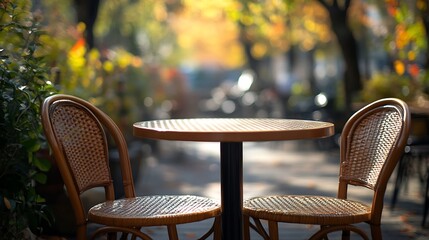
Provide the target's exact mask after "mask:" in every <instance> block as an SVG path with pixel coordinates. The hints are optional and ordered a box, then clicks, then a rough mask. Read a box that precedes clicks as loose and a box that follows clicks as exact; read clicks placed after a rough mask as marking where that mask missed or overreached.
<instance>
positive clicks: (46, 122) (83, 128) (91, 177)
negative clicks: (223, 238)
mask: <svg viewBox="0 0 429 240" xmlns="http://www.w3.org/2000/svg"><path fill="white" fill-rule="evenodd" d="M42 124H43V128H44V131H45V135H46V138H47V140H48V143H49V145H50V147H51V149H52V151H53V156H54V157H55V161H56V163H57V165H58V168H59V170H60V172H61V176H62V178H63V180H64V183H65V186H66V188H67V193H68V196H69V198H70V201H71V204H72V207H73V210H74V213H75V217H76V224H77V232H76V235H77V236H76V238H77V239H87V236H88V235H89V233H88V224H89V223H96V224H98V225H101V226H100V227H99V228H97V229H96V230H95V231H94V232H93V233H92V234H91V236H90V239H94V238H96V237H99V236H100V235H105V234H107V235H108V237H109V238H113V239H115V238H116V233H122V237H124V238H125V239H126V238H127V235H131V236H132V237H133V239H134V238H136V237H139V238H141V239H145V240H146V239H151V238H150V237H149V235H147V234H146V233H143V232H142V231H141V227H145V226H167V229H168V235H169V239H171V240H175V239H178V234H177V229H176V225H177V224H184V223H190V222H197V221H202V220H205V219H210V218H214V223H213V226H212V228H211V229H210V230H208V232H207V233H206V234H205V235H204V236H202V237H201V239H206V238H207V237H209V236H210V235H211V234H213V238H214V239H220V228H221V227H220V214H221V208H220V205H219V204H218V203H217V202H215V201H213V200H211V199H208V198H205V197H200V196H189V195H174V196H166V195H159V196H141V197H136V194H135V190H134V183H133V178H132V172H131V166H130V160H129V158H128V148H127V144H126V142H125V139H124V136H123V135H122V133H121V131H120V130H119V128H118V127H117V125H116V124H115V123H114V122H113V121H112V119H111V118H110V117H108V116H107V115H106V114H105V113H103V112H102V111H101V110H99V109H98V108H97V107H95V106H94V105H92V104H91V103H89V102H87V101H85V100H82V99H80V98H77V97H74V96H69V95H64V94H57V95H53V96H51V97H48V98H47V99H46V100H45V101H44V103H43V106H42ZM105 132H107V133H109V136H111V137H112V138H113V140H114V142H115V145H116V147H117V148H118V151H119V155H120V166H121V175H122V182H123V186H124V192H125V198H123V199H116V200H115V194H114V187H113V181H112V176H111V174H110V170H109V157H108V144H107V136H108V135H106V134H105ZM96 187H103V188H104V190H105V199H106V200H105V202H103V203H100V204H98V205H95V206H93V207H92V208H90V209H89V211H88V212H85V210H84V205H83V202H82V198H81V194H82V193H84V192H85V191H87V190H89V189H92V188H96Z"/></svg>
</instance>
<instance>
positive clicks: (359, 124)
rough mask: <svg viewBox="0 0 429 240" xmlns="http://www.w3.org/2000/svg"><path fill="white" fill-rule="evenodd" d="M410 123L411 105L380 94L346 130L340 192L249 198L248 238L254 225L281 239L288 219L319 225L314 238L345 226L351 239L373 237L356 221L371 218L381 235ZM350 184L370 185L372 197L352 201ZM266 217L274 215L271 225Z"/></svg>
mask: <svg viewBox="0 0 429 240" xmlns="http://www.w3.org/2000/svg"><path fill="white" fill-rule="evenodd" d="M410 125H411V124H410V111H409V108H408V105H407V104H406V103H405V102H403V101H402V100H400V99H396V98H385V99H380V100H377V101H374V102H372V103H370V104H368V105H366V106H364V107H363V108H361V109H360V110H359V111H357V112H356V113H354V114H353V115H352V116H351V117H350V118H349V120H347V122H346V124H345V125H344V127H343V130H342V133H341V138H340V164H339V167H340V171H339V175H338V191H337V194H336V197H326V196H314V195H310V196H309V195H307V196H305V195H279V196H262V197H255V198H252V199H249V200H246V201H244V203H243V216H244V218H243V226H244V230H245V231H244V238H245V239H246V240H247V239H249V238H250V229H251V228H252V229H253V230H255V231H256V232H257V233H259V234H260V235H261V236H262V237H263V238H264V239H270V240H278V239H280V238H279V226H278V224H279V223H280V222H283V223H295V224H309V225H319V226H320V229H319V230H318V231H316V232H315V233H314V234H313V235H312V236H311V237H310V238H309V239H311V240H316V239H317V240H320V239H327V238H328V235H329V234H331V233H334V232H336V231H342V239H350V235H351V234H352V233H353V234H354V235H355V234H357V235H359V236H360V237H362V238H363V239H369V237H368V234H367V233H366V231H364V230H363V229H362V228H361V226H359V224H356V223H367V224H369V225H370V230H371V234H370V236H371V237H372V239H374V240H381V239H382V234H381V216H382V212H383V204H384V194H385V191H386V185H387V183H388V181H389V178H390V175H391V174H392V172H393V169H395V166H396V164H397V162H398V160H399V158H400V157H401V156H402V153H403V151H404V147H405V144H406V142H407V139H408V136H409V132H410ZM349 186H354V187H357V188H365V189H366V190H368V192H369V193H370V194H372V197H371V203H370V204H368V205H366V204H364V203H361V202H359V201H352V200H351V198H350V196H348V195H349V194H348V187H349ZM251 220H253V222H251ZM261 220H267V221H268V231H266V227H265V226H263V225H262V223H261Z"/></svg>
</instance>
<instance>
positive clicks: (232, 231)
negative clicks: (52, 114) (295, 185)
mask: <svg viewBox="0 0 429 240" xmlns="http://www.w3.org/2000/svg"><path fill="white" fill-rule="evenodd" d="M133 132H134V136H136V137H140V138H149V139H160V140H174V141H199V142H220V158H221V159H220V160H221V164H220V165H221V205H222V239H224V240H225V239H228V240H238V239H242V238H243V223H242V207H243V142H255V141H282V140H298V139H313V138H323V137H328V136H331V135H333V134H334V124H332V123H328V122H319V121H309V120H297V119H271V118H190V119H165V120H154V121H143V122H137V123H135V124H134V125H133Z"/></svg>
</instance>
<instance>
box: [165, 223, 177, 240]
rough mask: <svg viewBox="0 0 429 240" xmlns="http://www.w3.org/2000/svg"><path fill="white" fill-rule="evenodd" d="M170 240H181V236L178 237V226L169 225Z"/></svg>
mask: <svg viewBox="0 0 429 240" xmlns="http://www.w3.org/2000/svg"><path fill="white" fill-rule="evenodd" d="M167 229H168V239H169V240H179V236H178V235H177V228H176V225H168V226H167Z"/></svg>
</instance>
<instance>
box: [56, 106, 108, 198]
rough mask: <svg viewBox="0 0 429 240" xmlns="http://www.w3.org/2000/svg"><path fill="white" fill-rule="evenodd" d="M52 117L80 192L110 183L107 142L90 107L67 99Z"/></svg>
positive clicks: (65, 159)
mask: <svg viewBox="0 0 429 240" xmlns="http://www.w3.org/2000/svg"><path fill="white" fill-rule="evenodd" d="M49 114H50V118H51V122H52V126H53V130H54V133H55V136H56V139H57V141H58V142H59V146H60V147H61V149H62V151H63V154H64V159H63V160H64V161H65V162H64V164H66V165H67V166H68V167H69V169H70V171H71V172H72V173H73V174H72V176H73V178H74V179H73V180H74V181H75V184H76V186H77V188H78V192H83V191H85V190H87V189H89V188H92V187H96V186H105V185H108V184H110V183H111V176H110V170H109V162H108V160H109V159H108V148H107V141H106V136H105V134H104V131H103V127H102V126H101V124H100V123H99V121H98V120H97V118H96V117H95V116H94V115H93V114H92V113H91V112H90V111H89V110H88V109H87V108H86V107H84V106H82V105H80V104H78V103H76V102H71V101H67V100H64V101H57V102H55V103H54V104H53V105H52V106H51V108H50V113H49Z"/></svg>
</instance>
